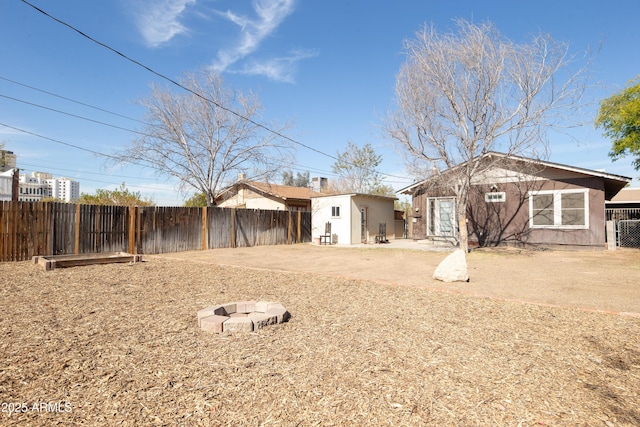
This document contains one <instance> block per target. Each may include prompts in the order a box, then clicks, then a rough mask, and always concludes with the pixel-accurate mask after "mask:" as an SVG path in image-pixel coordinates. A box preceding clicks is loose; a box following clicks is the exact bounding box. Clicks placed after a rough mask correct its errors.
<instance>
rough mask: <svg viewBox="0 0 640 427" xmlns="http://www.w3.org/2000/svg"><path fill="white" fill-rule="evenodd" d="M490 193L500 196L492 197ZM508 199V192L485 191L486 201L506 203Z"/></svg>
mask: <svg viewBox="0 0 640 427" xmlns="http://www.w3.org/2000/svg"><path fill="white" fill-rule="evenodd" d="M489 195H493V196H498V198H491V197H489ZM506 200H507V193H505V192H504V191H491V192H489V193H484V201H485V202H487V203H504V202H505V201H506Z"/></svg>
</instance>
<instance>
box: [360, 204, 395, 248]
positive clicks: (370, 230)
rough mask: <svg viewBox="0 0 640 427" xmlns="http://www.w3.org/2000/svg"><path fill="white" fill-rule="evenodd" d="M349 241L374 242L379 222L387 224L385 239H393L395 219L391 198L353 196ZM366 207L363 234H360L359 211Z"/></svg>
mask: <svg viewBox="0 0 640 427" xmlns="http://www.w3.org/2000/svg"><path fill="white" fill-rule="evenodd" d="M352 203H353V211H354V214H353V215H352V227H353V228H352V230H351V243H352V244H354V243H361V242H362V241H364V242H366V243H374V242H375V237H376V236H377V235H378V233H379V230H380V223H386V224H387V239H389V240H394V239H395V220H394V211H393V200H391V199H380V198H373V197H366V196H361V195H358V196H353V198H352ZM362 209H366V212H367V221H366V223H367V224H366V230H365V235H364V236H362V230H361V228H362V227H361V212H362Z"/></svg>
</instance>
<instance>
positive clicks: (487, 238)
mask: <svg viewBox="0 0 640 427" xmlns="http://www.w3.org/2000/svg"><path fill="white" fill-rule="evenodd" d="M562 190H586V191H587V196H588V223H587V226H586V227H585V228H567V227H562V226H558V227H548V228H535V227H534V228H532V227H530V216H531V215H530V205H529V194H531V193H532V192H533V193H535V192H538V191H562ZM492 191H499V192H504V193H505V201H504V202H497V203H491V202H486V201H485V194H486V193H487V192H492ZM448 195H450V194H438V193H436V192H432V193H429V194H427V193H425V192H423V191H417V192H416V193H415V195H414V197H413V209H412V215H413V219H412V218H410V219H409V220H410V221H412V236H411V237H412V238H414V239H423V238H426V237H427V236H426V234H427V233H426V227H427V213H426V200H427V197H441V196H448ZM604 201H605V192H604V183H603V181H602V180H601V179H599V178H597V177H582V178H576V177H571V178H562V177H558V179H547V180H537V181H531V182H519V183H508V182H507V183H499V184H498V188H497V189H495V188H494V189H492V188H490V185H488V184H484V185H476V186H474V187H473V188H472V192H471V194H470V199H469V206H468V209H467V219H468V224H467V226H468V233H469V243H470V244H471V245H474V244H475V245H483V246H484V245H494V244H497V243H509V242H512V243H519V244H531V245H548V246H554V245H566V246H590V247H604V246H605V241H606V237H605V235H606V233H605V210H604V209H605V208H604V206H605V205H604ZM416 208H417V209H418V210H417V211H416Z"/></svg>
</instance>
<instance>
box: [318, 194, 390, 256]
mask: <svg viewBox="0 0 640 427" xmlns="http://www.w3.org/2000/svg"><path fill="white" fill-rule="evenodd" d="M396 200H397V198H395V197H388V196H376V195H371V194H360V193H347V194H317V195H314V196H312V197H311V237H312V238H313V239H314V240H315V241H319V238H320V236H324V235H325V229H326V228H325V227H326V224H327V223H330V224H331V237H330V240H329V242H331V243H334V244H344V245H351V244H357V243H375V242H376V240H380V239H381V238H382V240H393V239H395V238H396V236H395V214H394V208H393V206H394V202H395V201H396ZM381 225H383V227H384V230H383V231H384V234H382V233H381Z"/></svg>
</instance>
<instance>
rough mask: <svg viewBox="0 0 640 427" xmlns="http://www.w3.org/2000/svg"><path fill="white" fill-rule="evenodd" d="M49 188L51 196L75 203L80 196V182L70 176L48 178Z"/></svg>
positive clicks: (46, 181)
mask: <svg viewBox="0 0 640 427" xmlns="http://www.w3.org/2000/svg"><path fill="white" fill-rule="evenodd" d="M45 183H46V184H47V186H48V188H49V197H53V198H54V199H59V200H64V201H65V202H67V203H73V202H76V201H78V199H79V198H80V183H79V182H78V181H74V180H72V179H69V178H51V179H46V180H45Z"/></svg>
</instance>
